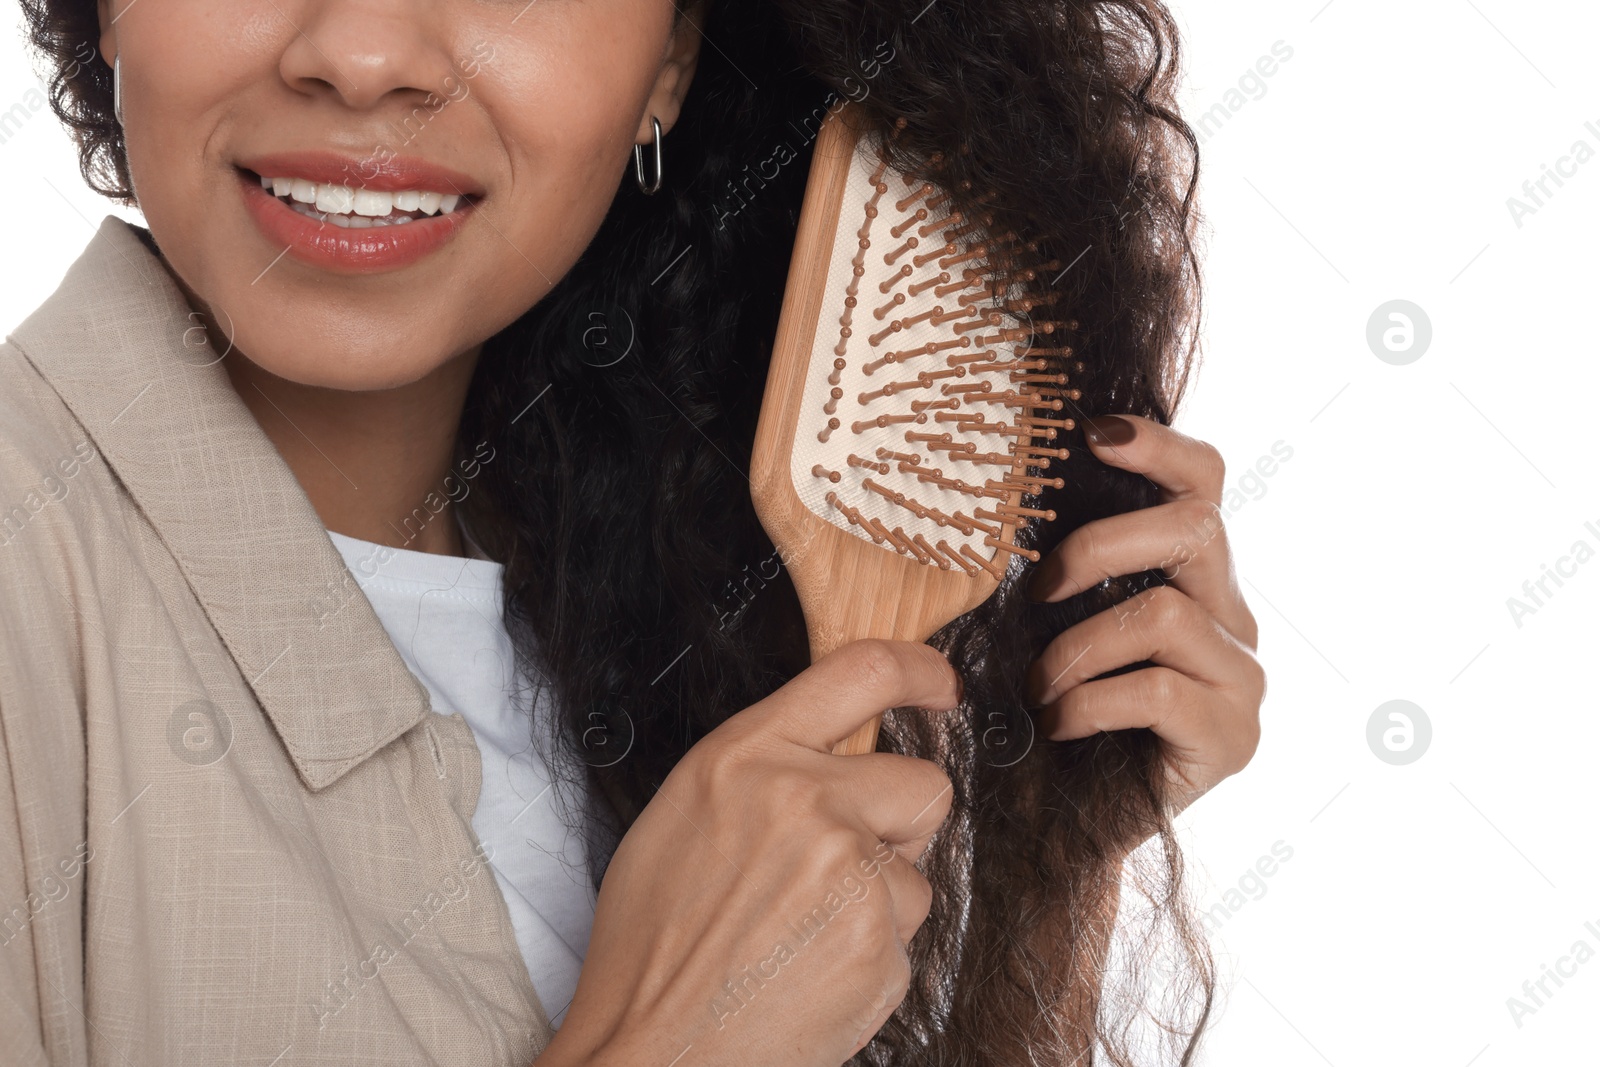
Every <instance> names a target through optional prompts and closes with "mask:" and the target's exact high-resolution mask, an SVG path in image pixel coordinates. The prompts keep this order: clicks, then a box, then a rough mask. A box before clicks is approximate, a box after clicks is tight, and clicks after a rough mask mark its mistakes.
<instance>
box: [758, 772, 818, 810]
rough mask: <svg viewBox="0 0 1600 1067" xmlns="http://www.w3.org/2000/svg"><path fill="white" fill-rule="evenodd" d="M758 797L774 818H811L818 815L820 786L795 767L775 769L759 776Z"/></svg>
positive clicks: (810, 776) (808, 775) (813, 778)
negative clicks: (759, 793) (759, 787)
mask: <svg viewBox="0 0 1600 1067" xmlns="http://www.w3.org/2000/svg"><path fill="white" fill-rule="evenodd" d="M761 796H762V800H763V802H764V806H765V807H766V809H767V810H768V811H769V812H771V813H772V815H774V816H777V817H781V818H785V819H814V818H816V817H818V816H819V815H821V814H822V810H823V805H822V783H821V782H820V781H818V780H817V778H816V776H814V775H811V774H807V773H806V772H804V771H802V770H800V769H799V768H797V767H790V766H777V767H773V768H770V769H769V770H767V771H766V772H765V773H764V774H762V775H761Z"/></svg>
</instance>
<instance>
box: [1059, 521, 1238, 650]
mask: <svg viewBox="0 0 1600 1067" xmlns="http://www.w3.org/2000/svg"><path fill="white" fill-rule="evenodd" d="M1148 570H1159V571H1161V573H1162V575H1163V576H1164V577H1165V578H1166V579H1167V581H1168V582H1169V584H1171V585H1172V586H1173V587H1174V588H1176V589H1178V590H1180V591H1182V592H1184V593H1186V594H1188V595H1189V596H1190V597H1192V598H1193V599H1194V600H1195V601H1196V602H1197V603H1198V604H1199V605H1200V606H1201V607H1203V608H1205V609H1206V610H1207V611H1209V612H1211V613H1212V614H1213V615H1215V616H1216V617H1217V619H1218V620H1219V621H1220V622H1221V623H1222V624H1223V626H1225V627H1226V628H1227V630H1228V632H1229V633H1231V634H1233V635H1234V636H1235V637H1237V638H1239V639H1240V640H1241V641H1243V640H1245V639H1246V637H1247V636H1249V635H1251V634H1252V633H1253V630H1254V621H1255V620H1254V617H1253V616H1251V614H1250V610H1249V608H1248V607H1247V606H1246V605H1245V603H1244V597H1243V596H1242V595H1241V593H1240V591H1239V584H1238V580H1237V578H1236V577H1235V575H1234V571H1233V556H1232V553H1231V552H1230V550H1229V547H1228V535H1227V529H1226V528H1225V527H1224V525H1223V522H1222V511H1221V509H1220V508H1218V507H1217V506H1216V505H1215V504H1212V503H1211V502H1210V501H1207V500H1203V499H1201V498H1200V497H1188V498H1185V499H1183V500H1176V501H1173V502H1172V503H1169V504H1159V505H1157V506H1155V507H1152V508H1141V509H1140V510H1138V511H1130V512H1127V513H1125V514H1122V515H1113V516H1111V517H1109V518H1105V519H1097V520H1096V521H1094V522H1090V523H1085V524H1084V525H1083V526H1080V527H1078V529H1076V530H1074V531H1072V533H1070V534H1069V535H1067V537H1066V539H1065V540H1063V541H1062V542H1061V544H1059V545H1057V546H1056V549H1055V551H1053V552H1051V553H1050V555H1049V556H1047V557H1045V559H1044V560H1042V561H1041V562H1040V563H1039V566H1038V567H1037V568H1036V570H1035V573H1034V575H1033V577H1032V578H1031V579H1029V585H1028V595H1029V596H1030V597H1032V598H1033V599H1035V600H1043V601H1051V600H1062V599H1065V598H1066V597H1069V596H1075V595H1076V594H1078V593H1080V592H1082V591H1083V590H1085V589H1090V588H1093V587H1094V586H1095V585H1098V584H1099V583H1100V582H1102V581H1104V580H1105V579H1107V578H1114V577H1117V576H1119V575H1124V574H1138V573H1139V572H1141V571H1148Z"/></svg>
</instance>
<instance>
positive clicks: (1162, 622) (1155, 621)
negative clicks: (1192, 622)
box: [1141, 585, 1189, 630]
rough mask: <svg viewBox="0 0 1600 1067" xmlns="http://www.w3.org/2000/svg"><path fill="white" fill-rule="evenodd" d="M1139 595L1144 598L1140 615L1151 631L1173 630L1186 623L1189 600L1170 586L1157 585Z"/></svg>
mask: <svg viewBox="0 0 1600 1067" xmlns="http://www.w3.org/2000/svg"><path fill="white" fill-rule="evenodd" d="M1141 595H1142V596H1144V597H1145V598H1146V599H1145V610H1144V611H1143V612H1141V614H1142V615H1144V616H1145V617H1146V619H1147V620H1148V623H1149V625H1150V626H1151V627H1152V628H1153V629H1157V630H1173V629H1177V628H1178V627H1181V626H1183V625H1185V624H1187V623H1188V621H1189V606H1188V605H1189V598H1188V597H1186V596H1184V595H1183V594H1182V593H1180V592H1179V591H1178V590H1176V589H1174V588H1172V587H1171V586H1170V585H1158V586H1156V587H1155V588H1154V589H1151V590H1150V591H1149V592H1147V593H1143V594H1141Z"/></svg>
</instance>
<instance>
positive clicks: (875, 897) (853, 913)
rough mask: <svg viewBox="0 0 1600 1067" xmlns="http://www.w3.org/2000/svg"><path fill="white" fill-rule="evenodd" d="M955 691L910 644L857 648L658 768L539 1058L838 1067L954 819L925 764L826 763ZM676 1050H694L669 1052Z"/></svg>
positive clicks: (915, 916) (899, 991) (551, 1066)
mask: <svg viewBox="0 0 1600 1067" xmlns="http://www.w3.org/2000/svg"><path fill="white" fill-rule="evenodd" d="M959 693H960V683H959V680H958V678H957V675H956V672H955V670H954V669H953V668H952V667H951V666H950V663H949V661H947V660H946V659H945V658H944V656H943V655H941V654H940V653H939V652H938V651H937V650H935V649H933V648H931V647H929V646H928V645H924V644H920V643H914V642H908V641H870V640H869V641H855V642H851V643H849V644H846V645H844V646H841V647H840V648H839V649H836V650H835V651H834V652H832V653H830V654H828V655H826V656H824V657H823V658H821V659H820V660H818V661H817V662H816V663H814V664H812V665H811V666H810V667H808V668H807V669H806V670H805V671H803V672H801V673H800V674H799V675H797V676H796V677H795V678H794V679H793V680H792V681H790V682H789V684H788V685H785V686H784V687H783V688H782V689H779V690H778V691H777V692H775V693H773V694H772V695H771V696H770V697H767V698H766V699H765V700H762V701H761V702H759V703H757V704H755V705H752V706H751V707H749V708H746V709H745V710H743V711H741V712H739V713H738V714H736V715H734V716H732V717H731V718H730V719H728V721H727V722H725V723H723V724H722V725H721V726H719V727H717V729H716V730H714V731H712V732H711V733H710V734H709V735H707V736H706V737H705V738H704V739H703V740H702V741H700V743H699V744H697V745H695V746H694V747H693V748H691V749H690V750H689V752H688V753H687V754H686V755H685V756H684V757H683V759H682V760H680V761H679V762H678V764H677V765H676V766H675V767H674V768H673V770H672V773H670V774H669V775H667V778H666V780H665V781H664V782H663V783H662V785H661V788H660V789H659V790H658V791H657V793H656V796H655V798H654V799H652V800H651V802H650V803H649V804H648V805H647V806H646V807H645V809H644V811H643V812H642V813H641V814H640V816H639V818H638V820H637V821H635V823H634V825H633V826H632V827H631V828H630V829H629V831H628V833H627V834H626V835H625V836H624V837H623V839H622V843H621V845H620V846H619V847H618V849H617V851H616V854H615V856H614V857H613V858H612V860H611V864H610V867H609V868H608V869H607V871H606V875H605V878H604V880H603V881H602V883H601V886H600V896H599V900H598V901H597V904H596V908H595V917H594V932H593V935H592V937H591V938H590V941H589V948H588V952H587V955H586V957H585V959H584V964H583V970H582V972H581V974H580V975H579V979H578V989H577V993H576V995H575V996H574V998H573V1001H572V1005H571V1007H570V1008H569V1009H568V1011H567V1016H566V1019H565V1020H564V1021H563V1023H562V1026H561V1029H560V1030H559V1031H557V1033H556V1036H555V1038H554V1040H553V1041H552V1042H551V1044H550V1047H549V1048H548V1049H546V1050H545V1052H544V1053H543V1054H542V1055H541V1056H540V1057H539V1060H538V1063H537V1065H536V1067H580V1065H581V1067H601V1065H605V1067H610V1065H613V1064H614V1065H618V1067H622V1065H632V1064H658V1065H660V1067H666V1065H668V1064H672V1063H677V1062H679V1057H680V1056H681V1057H683V1059H682V1062H683V1063H695V1064H706V1065H713V1064H714V1065H728V1067H734V1065H740V1067H743V1065H747V1064H762V1065H763V1067H838V1064H840V1063H843V1062H844V1061H845V1060H847V1059H849V1058H850V1057H851V1056H853V1055H855V1053H856V1052H857V1051H859V1050H860V1049H861V1047H862V1046H863V1045H865V1044H866V1043H867V1041H868V1040H869V1039H870V1038H871V1036H872V1035H873V1034H875V1033H876V1032H877V1031H878V1029H879V1028H880V1027H881V1026H882V1025H883V1023H884V1022H885V1021H886V1020H887V1019H888V1017H889V1015H890V1014H891V1013H892V1012H893V1011H894V1009H895V1008H896V1007H897V1006H899V1004H900V1002H901V1000H902V999H904V997H905V994H906V990H907V988H908V983H909V982H910V979H911V971H910V962H909V959H908V957H907V954H906V949H905V945H906V942H908V941H909V940H910V939H911V937H912V935H913V934H915V933H916V931H917V929H918V928H919V927H920V926H921V925H922V922H923V920H924V919H926V918H927V916H928V909H929V907H930V906H931V904H932V900H933V892H932V888H931V887H930V886H929V884H928V881H927V879H926V878H924V877H923V876H922V873H921V872H920V871H919V870H918V869H917V868H916V866H915V864H916V862H917V860H918V859H919V858H920V857H921V855H922V852H923V850H924V849H925V848H926V847H927V844H928V840H929V838H930V837H932V836H933V833H934V831H935V830H937V829H938V828H939V826H940V824H941V823H943V822H944V819H945V816H946V815H947V814H948V813H949V810H950V800H951V796H950V780H949V778H948V777H947V776H946V775H945V773H944V771H943V770H941V769H940V768H939V767H938V766H937V765H935V764H933V763H931V762H928V761H926V760H920V759H913V758H910V757H907V756H898V755H892V754H889V753H870V754H867V755H858V756H835V755H833V754H832V751H831V750H832V747H833V746H834V745H835V744H837V743H838V742H839V741H842V740H843V739H844V738H846V737H849V736H850V735H851V734H853V733H854V732H855V731H856V729H857V728H858V727H860V726H861V725H862V724H863V723H865V722H866V721H867V720H868V719H869V718H871V717H872V716H874V715H878V714H881V713H882V712H883V711H884V710H885V709H887V708H900V707H922V708H931V709H939V710H948V709H950V708H953V707H955V706H956V704H957V703H958V701H959ZM690 1048H692V1049H693V1052H692V1053H690V1054H689V1055H688V1056H684V1055H683V1054H684V1053H685V1052H686V1051H688V1050H689V1049H690Z"/></svg>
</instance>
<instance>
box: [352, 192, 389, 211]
mask: <svg viewBox="0 0 1600 1067" xmlns="http://www.w3.org/2000/svg"><path fill="white" fill-rule="evenodd" d="M350 203H351V206H352V207H354V208H355V212H356V214H357V215H365V216H367V217H368V218H377V217H378V216H379V215H387V214H388V213H389V212H390V211H392V210H394V194H393V193H379V192H374V191H373V190H371V189H357V190H356V191H355V195H354V196H352V197H351V200H350Z"/></svg>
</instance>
